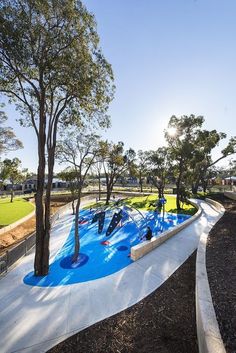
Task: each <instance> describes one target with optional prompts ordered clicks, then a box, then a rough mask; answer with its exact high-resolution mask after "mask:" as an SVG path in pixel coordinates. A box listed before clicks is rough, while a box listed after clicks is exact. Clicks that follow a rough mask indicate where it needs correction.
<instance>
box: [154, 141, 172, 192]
mask: <svg viewBox="0 0 236 353" xmlns="http://www.w3.org/2000/svg"><path fill="white" fill-rule="evenodd" d="M169 174H170V164H169V158H168V148H166V147H159V148H158V149H157V150H156V151H150V152H149V180H150V181H151V183H152V184H153V185H154V186H155V187H156V188H157V190H158V197H159V199H160V198H161V197H163V196H164V189H165V185H166V178H167V176H168V175H169Z"/></svg>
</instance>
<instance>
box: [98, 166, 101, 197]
mask: <svg viewBox="0 0 236 353" xmlns="http://www.w3.org/2000/svg"><path fill="white" fill-rule="evenodd" d="M98 200H99V201H100V200H101V174H100V173H99V172H98Z"/></svg>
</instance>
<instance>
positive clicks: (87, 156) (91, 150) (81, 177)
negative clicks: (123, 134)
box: [56, 131, 99, 262]
mask: <svg viewBox="0 0 236 353" xmlns="http://www.w3.org/2000/svg"><path fill="white" fill-rule="evenodd" d="M98 140H99V136H97V135H95V134H93V133H86V132H85V131H83V132H81V133H79V134H78V133H76V131H74V132H72V133H69V134H68V135H67V136H66V137H65V138H64V139H63V140H61V141H59V143H58V147H57V153H56V155H57V159H58V160H59V161H60V162H61V163H66V164H69V165H70V166H71V168H72V169H71V172H73V174H74V178H75V179H74V183H75V185H74V186H75V196H76V199H77V202H76V206H75V247H74V255H73V258H72V261H73V262H76V261H77V260H78V258H79V250H80V241H79V211H80V203H81V197H82V190H83V187H84V184H85V179H86V177H87V174H88V171H89V169H90V167H91V166H92V164H93V163H94V161H95V157H96V156H97V154H98V146H99V145H98Z"/></svg>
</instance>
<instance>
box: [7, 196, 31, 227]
mask: <svg viewBox="0 0 236 353" xmlns="http://www.w3.org/2000/svg"><path fill="white" fill-rule="evenodd" d="M33 209H34V205H33V204H32V203H30V202H27V201H26V200H24V199H20V198H16V199H15V202H13V203H11V202H9V199H2V200H0V227H3V226H7V225H9V224H11V223H14V222H16V221H18V220H19V219H21V218H23V217H25V216H27V214H29V213H30V212H32V211H33Z"/></svg>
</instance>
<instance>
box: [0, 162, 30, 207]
mask: <svg viewBox="0 0 236 353" xmlns="http://www.w3.org/2000/svg"><path fill="white" fill-rule="evenodd" d="M20 166H21V161H20V160H19V158H13V159H12V160H11V159H8V158H7V159H4V161H3V162H2V168H1V172H0V178H1V179H2V180H6V179H9V181H10V183H11V200H10V202H13V198H14V186H15V185H16V184H17V183H21V182H22V181H23V180H24V177H25V175H24V174H23V172H22V171H21V170H20Z"/></svg>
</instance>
